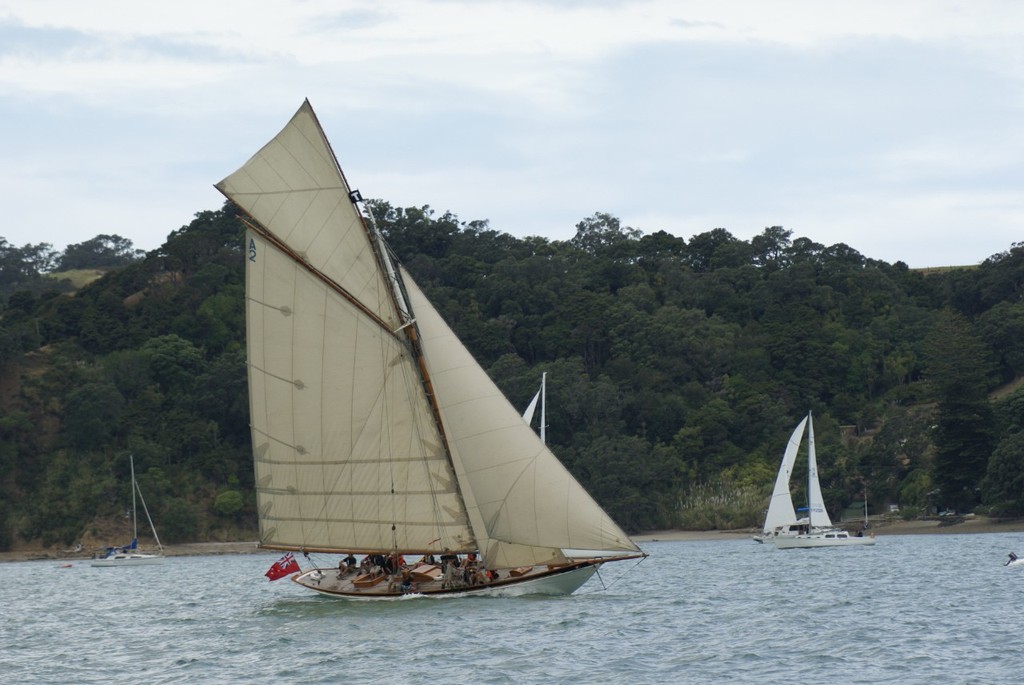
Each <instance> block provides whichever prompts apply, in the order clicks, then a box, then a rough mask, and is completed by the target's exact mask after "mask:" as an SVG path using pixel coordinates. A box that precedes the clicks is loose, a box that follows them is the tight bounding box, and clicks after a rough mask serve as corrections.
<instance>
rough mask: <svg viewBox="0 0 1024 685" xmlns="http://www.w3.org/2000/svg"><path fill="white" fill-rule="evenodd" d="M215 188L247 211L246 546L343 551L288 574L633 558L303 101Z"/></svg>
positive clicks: (590, 570) (492, 568)
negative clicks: (447, 310) (378, 213)
mask: <svg viewBox="0 0 1024 685" xmlns="http://www.w3.org/2000/svg"><path fill="white" fill-rule="evenodd" d="M216 187H217V188H218V189H219V190H220V191H221V192H222V193H223V194H224V195H225V196H226V197H228V198H229V199H230V200H231V201H232V202H234V203H235V204H236V205H237V206H238V207H239V208H240V209H241V210H242V212H243V213H244V215H245V216H244V218H243V220H244V222H245V224H246V226H247V234H246V249H245V260H246V267H247V269H246V338H247V352H248V376H249V401H250V422H251V426H252V444H253V454H254V464H255V477H256V494H257V509H258V515H259V523H260V545H261V546H262V547H264V548H266V549H276V550H283V551H289V552H304V553H306V555H308V554H310V553H313V552H317V553H327V554H338V555H346V560H347V563H346V561H345V560H343V561H342V563H341V564H339V567H338V568H335V567H333V566H332V567H330V568H313V569H307V570H304V571H301V572H299V573H297V574H295V575H293V576H292V580H293V581H294V582H296V583H298V584H300V585H302V586H304V587H306V588H309V589H311V590H314V591H316V592H320V593H322V594H326V595H330V596H334V597H345V598H354V597H358V598H394V597H397V596H401V595H403V594H407V593H410V592H415V593H422V594H452V593H467V594H470V593H472V594H527V593H541V594H567V593H571V592H574V591H575V590H576V589H577V588H579V587H580V586H581V585H582V584H583V583H584V582H586V581H587V579H589V578H590V577H591V576H592V575H593V574H594V573H595V572H596V571H597V569H598V568H599V567H600V566H601V565H602V564H604V563H607V562H609V561H614V560H625V559H636V558H641V557H643V556H644V554H643V552H641V551H640V549H639V548H638V547H637V546H636V544H635V543H634V542H633V541H632V540H630V539H629V537H628V536H627V535H626V534H625V532H623V531H622V530H621V529H620V527H619V526H618V525H617V524H616V523H615V522H614V521H613V520H612V519H611V517H609V516H608V514H607V513H605V512H604V511H603V510H602V509H601V507H600V506H599V505H598V504H597V503H596V502H595V501H594V500H593V499H592V498H591V497H590V496H589V495H588V494H587V492H586V491H585V490H584V489H583V487H582V486H581V485H580V484H579V483H578V482H576V480H575V479H574V478H573V477H572V475H571V474H570V473H569V472H568V470H566V469H565V467H564V466H562V464H561V463H560V462H559V461H558V459H557V458H556V457H555V456H554V455H553V454H552V453H551V451H550V450H549V449H548V448H547V447H546V446H545V445H544V444H543V442H542V441H541V440H540V438H539V437H538V436H537V435H536V434H535V433H534V432H533V431H532V430H531V429H530V427H529V425H528V424H527V423H526V422H525V421H524V420H523V417H522V416H521V415H520V414H519V413H518V412H517V411H516V409H515V408H514V407H513V406H512V405H511V404H510V403H509V402H508V401H507V400H506V399H505V397H504V396H503V395H502V393H501V392H500V390H498V388H497V387H496V386H495V384H494V383H493V382H492V381H491V380H490V378H489V377H488V376H487V374H486V372H485V371H484V370H483V369H482V368H481V367H480V366H479V365H478V364H477V363H476V361H475V360H474V359H473V357H472V356H471V354H470V353H469V352H468V350H466V348H465V347H464V346H463V345H462V343H461V342H460V341H459V340H458V338H457V337H456V336H455V334H454V333H453V332H452V330H451V329H450V328H449V327H448V325H447V324H446V323H445V322H444V320H443V319H442V318H441V316H440V314H439V313H438V312H437V311H436V309H435V308H434V307H433V306H432V305H431V303H430V302H429V301H428V300H427V298H426V297H425V296H424V294H423V292H422V291H421V290H420V288H419V287H418V286H417V285H416V283H415V282H414V281H413V279H412V277H411V276H410V275H409V274H408V272H406V271H405V270H404V269H403V268H402V267H401V265H400V264H398V263H397V261H396V260H395V259H394V257H393V256H392V255H391V253H390V252H389V250H388V247H387V245H386V244H385V242H384V240H383V238H382V236H381V234H380V232H379V231H378V230H377V228H376V227H375V226H374V224H373V221H372V216H371V215H369V214H368V213H367V214H366V215H364V212H363V211H362V209H361V208H360V203H361V202H362V198H361V197H360V194H359V191H358V190H353V189H351V188H350V186H349V184H348V182H347V181H346V179H345V176H344V174H343V173H342V171H341V168H340V167H339V165H338V162H337V160H336V158H335V156H334V152H333V151H332V149H331V147H330V145H329V144H328V142H327V139H326V137H325V135H324V132H323V130H322V128H321V126H320V124H319V122H318V120H317V117H316V115H315V114H314V112H313V109H312V107H311V106H310V104H309V102H308V101H306V102H304V103H303V104H302V106H301V107H300V108H299V110H298V111H297V112H296V113H295V115H294V116H293V117H292V119H291V120H290V121H289V122H288V124H287V125H286V126H285V127H284V129H283V130H282V131H281V132H280V133H279V134H278V135H277V136H275V137H274V138H273V140H271V141H270V142H269V143H267V144H266V145H265V146H264V147H263V148H262V149H260V150H259V152H257V153H256V154H255V155H254V156H253V157H252V158H251V159H250V160H249V161H247V162H246V163H245V164H244V165H243V166H242V167H241V168H240V169H238V170H237V171H236V172H234V173H233V174H231V175H230V176H228V177H227V178H225V179H224V180H223V181H221V182H220V183H218V184H217V186H216ZM356 555H363V559H362V562H361V563H360V564H359V565H358V566H357V565H355V562H356ZM414 557H420V559H419V561H418V562H417V561H412V559H413V558H414Z"/></svg>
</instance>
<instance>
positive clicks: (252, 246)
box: [249, 238, 256, 262]
mask: <svg viewBox="0 0 1024 685" xmlns="http://www.w3.org/2000/svg"><path fill="white" fill-rule="evenodd" d="M249 261H250V262H255V261H256V240H255V239H253V238H249Z"/></svg>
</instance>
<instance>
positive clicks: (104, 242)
mask: <svg viewBox="0 0 1024 685" xmlns="http://www.w3.org/2000/svg"><path fill="white" fill-rule="evenodd" d="M143 255H144V252H143V251H142V250H136V249H135V248H134V247H133V246H132V241H130V240H128V239H127V238H122V237H121V236H119V235H98V236H96V237H95V238H93V239H92V240H86V241H85V242H84V243H77V244H75V245H68V246H67V248H66V249H65V250H64V254H63V255H62V256H61V258H60V262H59V268H60V269H61V270H62V271H68V270H70V269H100V268H108V267H117V266H124V265H125V264H130V263H131V262H134V261H138V260H139V259H142V257H143Z"/></svg>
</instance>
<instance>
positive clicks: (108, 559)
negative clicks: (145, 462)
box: [91, 456, 164, 568]
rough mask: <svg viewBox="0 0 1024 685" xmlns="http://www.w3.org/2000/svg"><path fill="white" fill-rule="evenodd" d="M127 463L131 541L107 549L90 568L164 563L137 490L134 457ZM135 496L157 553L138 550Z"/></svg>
mask: <svg viewBox="0 0 1024 685" xmlns="http://www.w3.org/2000/svg"><path fill="white" fill-rule="evenodd" d="M129 463H130V464H131V473H132V541H131V542H130V543H128V544H127V545H123V546H121V547H107V549H106V550H105V551H104V553H103V555H102V556H100V557H97V558H95V559H93V560H92V562H91V565H92V566H98V567H100V568H124V567H126V566H152V565H154V564H162V563H164V555H163V551H164V548H163V545H161V544H160V538H159V536H157V534H156V526H154V525H153V518H152V517H151V516H150V515H149V509H148V508H147V507H146V500H145V499H144V498H143V497H142V490H141V489H140V488H139V483H138V481H136V480H135V457H134V456H129ZM136 494H137V495H138V498H139V501H140V502H142V511H144V512H145V514H146V520H147V521H148V522H149V529H150V530H151V531H153V539H154V540H155V541H156V546H157V549H158V550H159V551H158V552H157V553H152V552H148V553H147V552H142V551H141V550H140V549H139V521H138V514H137V512H136V507H135V496H136Z"/></svg>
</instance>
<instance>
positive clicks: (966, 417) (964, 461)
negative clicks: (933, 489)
mask: <svg viewBox="0 0 1024 685" xmlns="http://www.w3.org/2000/svg"><path fill="white" fill-rule="evenodd" d="M927 353H928V362H927V371H928V376H929V379H930V381H931V384H932V386H933V389H934V396H935V398H936V400H937V402H938V409H937V426H936V431H935V433H936V437H935V442H936V445H937V449H936V453H935V483H936V485H938V487H939V488H940V497H941V504H942V506H945V507H949V508H953V509H955V510H957V511H967V510H969V509H970V508H971V507H973V506H974V505H975V504H977V502H978V500H979V491H978V485H979V484H980V482H981V479H982V478H983V477H984V475H985V470H986V466H987V463H988V458H989V455H990V454H991V453H992V448H993V447H994V443H993V435H994V428H995V426H994V416H993V414H992V410H991V407H990V406H989V403H988V397H987V394H986V393H987V390H988V388H989V387H991V380H990V379H991V368H992V365H991V362H990V353H989V351H988V349H987V348H986V347H985V345H984V343H982V342H981V340H980V339H979V338H978V337H977V336H976V335H975V334H974V332H973V330H972V329H971V326H970V324H969V323H968V321H967V320H966V319H965V318H964V317H963V316H961V315H959V314H956V313H954V312H952V311H948V310H947V311H945V312H943V313H942V314H941V315H940V317H939V319H938V322H937V324H936V326H935V330H934V331H933V333H932V336H931V338H930V339H929V341H928V349H927Z"/></svg>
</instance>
